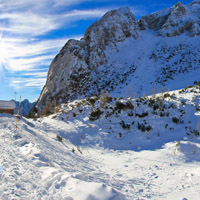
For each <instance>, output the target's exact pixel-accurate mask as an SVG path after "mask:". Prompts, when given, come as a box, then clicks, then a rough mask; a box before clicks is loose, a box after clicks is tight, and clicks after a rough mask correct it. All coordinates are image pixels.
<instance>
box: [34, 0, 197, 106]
mask: <svg viewBox="0 0 200 200" xmlns="http://www.w3.org/2000/svg"><path fill="white" fill-rule="evenodd" d="M199 13H200V4H199V0H198V1H197V0H196V1H194V2H193V3H192V4H189V5H183V4H182V3H181V2H179V3H177V4H176V5H175V6H173V7H171V8H166V9H164V10H161V11H158V12H155V13H152V14H150V15H147V16H144V17H142V18H141V19H140V21H139V22H138V21H137V20H136V18H135V16H134V15H133V14H132V13H131V11H130V9H129V8H120V9H117V10H112V11H109V12H107V13H106V14H105V15H104V16H103V17H102V18H101V19H100V20H98V21H95V22H94V23H93V24H92V25H91V26H90V27H89V28H88V29H87V30H86V31H85V34H84V37H83V38H82V39H81V40H69V41H68V42H67V43H66V44H65V45H64V47H63V48H62V49H61V51H60V53H59V54H58V55H57V56H56V57H55V59H54V60H53V61H52V63H51V66H50V69H49V71H48V76H47V81H46V84H45V86H44V88H43V91H42V93H41V95H40V97H39V99H38V102H37V103H36V106H37V108H38V109H39V110H40V109H42V108H43V107H51V106H52V105H53V106H54V105H57V104H60V103H62V102H67V101H69V100H74V99H78V98H85V97H90V96H93V95H97V94H99V93H100V92H101V91H103V90H108V91H109V92H112V91H117V92H118V91H119V92H120V91H122V90H124V89H123V88H126V87H128V86H129V87H133V86H131V85H130V84H133V85H134V87H135V88H136V89H137V92H138V93H139V94H140V95H141V93H142V92H143V89H142V87H146V86H147V87H148V88H149V87H150V88H151V87H152V85H151V84H161V85H162V86H164V85H166V83H167V82H168V80H173V79H175V78H174V77H175V76H178V74H185V73H189V72H190V71H192V70H197V69H199V68H200V62H199V58H198V56H199V51H200V49H199V45H198V46H197V45H196V44H197V43H198V42H196V41H197V40H198V37H199V35H200V19H199ZM149 30H150V31H149ZM180 35H181V37H180V38H179V39H178V40H177V38H176V37H179V36H180ZM175 36H176V37H175ZM146 70H147V72H146ZM144 75H145V76H144ZM146 76H147V77H146ZM145 77H146V78H145ZM150 90H152V89H149V90H148V91H150ZM145 92H146V91H145Z"/></svg>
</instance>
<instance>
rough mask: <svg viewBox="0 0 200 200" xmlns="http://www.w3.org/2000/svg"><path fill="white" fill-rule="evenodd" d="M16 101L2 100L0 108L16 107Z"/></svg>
mask: <svg viewBox="0 0 200 200" xmlns="http://www.w3.org/2000/svg"><path fill="white" fill-rule="evenodd" d="M15 108H16V104H15V101H1V100H0V109H15Z"/></svg>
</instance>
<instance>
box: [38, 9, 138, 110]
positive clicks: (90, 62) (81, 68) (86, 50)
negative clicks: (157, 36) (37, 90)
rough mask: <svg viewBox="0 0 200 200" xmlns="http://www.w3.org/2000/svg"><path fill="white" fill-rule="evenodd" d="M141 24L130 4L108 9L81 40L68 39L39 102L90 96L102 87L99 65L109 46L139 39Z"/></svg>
mask: <svg viewBox="0 0 200 200" xmlns="http://www.w3.org/2000/svg"><path fill="white" fill-rule="evenodd" d="M138 31H139V26H138V23H137V20H136V18H135V17H134V15H133V14H132V13H131V12H130V10H129V8H120V9H118V10H112V11H110V12H108V13H106V14H105V15H104V16H103V17H102V19H100V20H99V21H96V22H94V23H93V24H92V25H91V26H90V27H89V28H88V29H87V30H86V31H85V34H84V38H83V39H81V40H80V41H77V40H69V41H68V42H67V43H66V45H65V46H64V47H63V48H62V50H61V51H60V53H59V54H58V55H57V56H56V57H55V59H54V60H53V62H52V64H51V66H50V69H49V72H48V77H47V82H46V84H45V87H44V89H43V91H42V93H41V95H40V98H39V100H38V103H37V106H38V107H43V106H45V105H47V104H53V105H56V104H58V103H59V102H60V101H68V100H69V99H75V98H77V97H78V96H80V95H86V93H87V95H88V96H90V95H91V94H97V93H98V91H99V90H101V89H103V88H104V86H103V85H102V86H101V87H100V88H99V87H98V86H97V85H96V82H97V80H98V74H97V73H98V72H97V71H98V70H97V68H98V66H100V65H103V64H105V63H106V62H107V61H106V56H105V48H106V46H108V45H109V46H111V47H112V48H115V47H116V44H117V43H118V42H123V41H124V40H125V39H126V38H129V37H132V38H134V39H137V37H138Z"/></svg>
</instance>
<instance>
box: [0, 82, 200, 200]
mask: <svg viewBox="0 0 200 200" xmlns="http://www.w3.org/2000/svg"><path fill="white" fill-rule="evenodd" d="M199 94H200V83H197V84H196V85H195V86H193V87H188V88H186V89H183V90H177V91H173V92H169V93H164V94H157V95H153V96H149V97H143V98H138V99H130V98H129V99H123V98H110V97H109V95H108V94H106V93H104V94H103V95H102V96H101V98H100V99H99V98H98V97H92V98H88V99H82V100H76V101H73V102H71V103H68V104H63V105H62V106H61V107H58V108H57V111H58V110H60V111H59V112H57V113H55V114H53V115H50V116H47V117H42V118H37V119H26V118H21V119H19V122H18V130H16V127H15V122H16V118H15V117H14V116H12V115H6V114H0V130H1V134H0V144H1V145H0V155H1V156H0V166H1V167H0V199H1V200H8V199H9V200H10V199H15V200H29V199H30V200H38V199H42V200H57V199H59V200H72V199H74V200H94V199H95V200H136V199H137V200H138V199H143V200H147V199H154V200H161V199H166V200H169V199H180V200H186V199H188V200H189V199H192V200H198V199H199V196H200V191H199V187H200V183H199V179H200V173H199V162H200V135H199V134H200V133H199V131H200V127H199V121H200V104H199V103H200V98H199V97H200V96H199Z"/></svg>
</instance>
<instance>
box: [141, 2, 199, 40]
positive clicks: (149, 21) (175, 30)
mask: <svg viewBox="0 0 200 200" xmlns="http://www.w3.org/2000/svg"><path fill="white" fill-rule="evenodd" d="M199 5H200V2H199V1H194V2H193V3H191V4H190V5H183V4H182V3H181V2H179V3H177V4H176V5H175V6H173V7H172V8H167V9H164V10H161V11H159V12H155V13H153V14H151V15H147V16H144V17H142V18H141V20H140V21H139V24H140V27H141V29H143V30H145V29H153V30H155V31H157V34H158V35H161V36H167V37H174V36H177V35H180V34H182V33H185V32H188V33H189V35H190V36H192V37H193V36H195V35H200V31H199V25H200V19H199V13H200V7H199Z"/></svg>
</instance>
